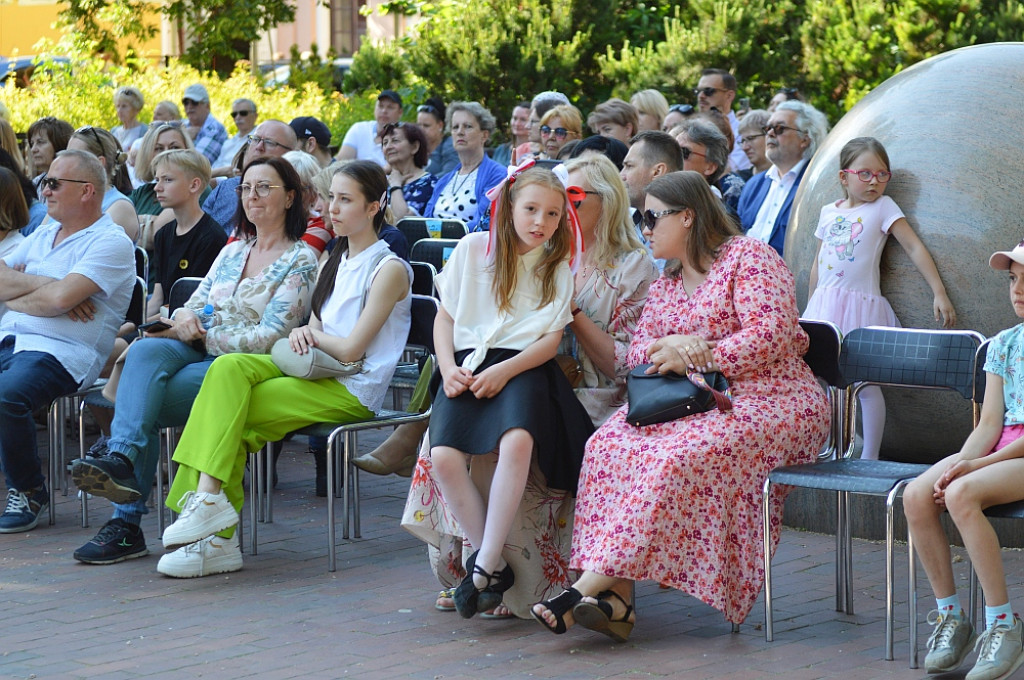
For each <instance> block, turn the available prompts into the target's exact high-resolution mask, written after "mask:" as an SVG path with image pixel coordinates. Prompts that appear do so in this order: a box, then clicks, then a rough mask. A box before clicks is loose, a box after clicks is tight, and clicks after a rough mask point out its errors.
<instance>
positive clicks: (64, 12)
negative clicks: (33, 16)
mask: <svg viewBox="0 0 1024 680" xmlns="http://www.w3.org/2000/svg"><path fill="white" fill-rule="evenodd" d="M60 4H61V5H62V7H61V9H60V11H59V13H58V15H57V25H58V26H59V27H60V28H62V29H63V31H64V39H65V42H66V43H68V48H69V50H68V51H70V52H71V53H73V54H99V55H102V56H104V57H105V58H107V59H109V60H110V61H112V62H114V63H121V62H122V61H123V60H124V58H125V57H128V58H130V57H132V56H133V55H134V54H136V53H137V52H138V48H139V46H141V44H142V43H145V42H146V41H148V40H150V39H151V38H153V36H155V35H156V32H157V27H156V25H155V24H152V23H148V22H147V21H146V17H148V16H152V14H153V12H154V10H155V9H156V6H155V5H153V4H152V3H150V2H148V0H61V2H60ZM122 44H125V45H126V46H127V47H126V49H125V54H123V55H122V53H121V45H122Z"/></svg>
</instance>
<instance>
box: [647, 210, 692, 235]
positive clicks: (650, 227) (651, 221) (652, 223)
mask: <svg viewBox="0 0 1024 680" xmlns="http://www.w3.org/2000/svg"><path fill="white" fill-rule="evenodd" d="M684 209H685V208H679V209H674V208H668V209H667V210H659V211H658V212H654V211H653V210H645V211H644V214H643V217H641V221H640V223H641V224H642V225H643V226H644V229H646V230H647V231H654V227H656V226H657V225H658V220H660V219H661V218H662V217H668V216H669V215H675V214H676V213H681V212H683V210H684Z"/></svg>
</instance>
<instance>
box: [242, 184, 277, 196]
mask: <svg viewBox="0 0 1024 680" xmlns="http://www.w3.org/2000/svg"><path fill="white" fill-rule="evenodd" d="M271 189H284V187H283V186H282V185H280V184H264V183H263V182H260V183H259V184H256V185H252V184H239V185H238V186H237V187H235V193H236V194H238V195H239V197H241V198H243V199H245V198H248V197H249V194H250V193H252V194H255V196H256V197H257V198H266V197H267V196H269V195H270V190H271Z"/></svg>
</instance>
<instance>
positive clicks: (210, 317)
mask: <svg viewBox="0 0 1024 680" xmlns="http://www.w3.org/2000/svg"><path fill="white" fill-rule="evenodd" d="M196 316H198V317H199V323H200V324H202V326H203V328H205V329H206V330H209V329H210V326H212V325H213V321H214V318H215V316H216V315H215V314H214V313H213V305H211V304H207V305H206V306H205V307H203V308H202V309H201V310H199V312H198V314H196Z"/></svg>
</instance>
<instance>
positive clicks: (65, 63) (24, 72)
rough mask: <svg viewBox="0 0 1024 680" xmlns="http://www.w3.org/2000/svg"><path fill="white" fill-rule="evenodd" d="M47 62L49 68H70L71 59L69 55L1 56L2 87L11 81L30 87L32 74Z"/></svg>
mask: <svg viewBox="0 0 1024 680" xmlns="http://www.w3.org/2000/svg"><path fill="white" fill-rule="evenodd" d="M44 64H46V66H47V69H48V70H49V69H52V68H70V67H71V60H70V59H68V58H67V57H52V56H34V55H29V56H23V57H0V87H6V86H7V84H8V83H11V84H12V85H13V86H14V87H28V86H29V81H31V80H32V74H33V73H35V71H36V69H37V68H39V67H40V66H42V65H44Z"/></svg>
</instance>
